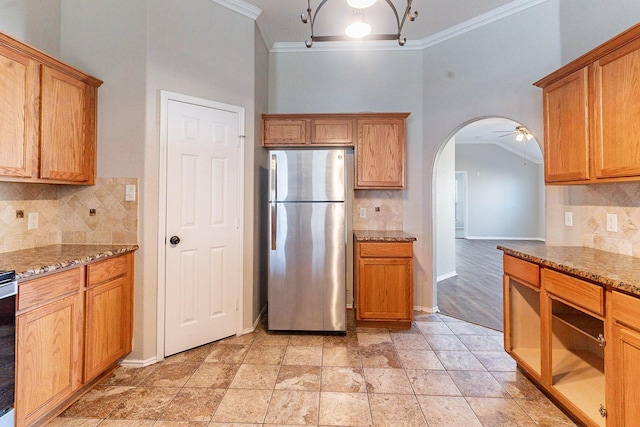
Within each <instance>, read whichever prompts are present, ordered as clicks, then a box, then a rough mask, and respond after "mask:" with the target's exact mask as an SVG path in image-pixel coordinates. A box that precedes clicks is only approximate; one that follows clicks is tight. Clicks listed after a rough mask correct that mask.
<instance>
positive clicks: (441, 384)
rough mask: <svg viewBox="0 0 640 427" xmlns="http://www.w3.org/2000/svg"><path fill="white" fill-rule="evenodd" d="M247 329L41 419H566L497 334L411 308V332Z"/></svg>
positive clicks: (270, 422)
mask: <svg viewBox="0 0 640 427" xmlns="http://www.w3.org/2000/svg"><path fill="white" fill-rule="evenodd" d="M348 313H349V327H348V332H347V335H346V336H320V335H297V334H295V335H293V334H292V335H289V334H286V335H285V334H280V333H269V332H267V328H266V324H265V323H266V321H265V322H263V324H261V325H259V327H258V328H257V330H256V331H255V332H254V333H251V334H247V335H243V336H239V337H232V338H227V339H224V340H221V341H218V342H215V343H212V344H208V345H205V346H203V347H199V348H196V349H193V350H190V351H187V352H184V353H180V354H178V355H175V356H171V357H168V358H167V359H165V360H164V361H163V362H160V363H157V364H155V365H152V366H148V367H145V368H140V369H133V368H123V367H120V368H118V369H117V370H116V371H115V372H114V373H113V374H112V375H111V376H109V377H108V378H106V379H105V380H104V381H103V382H102V383H101V384H99V385H98V386H97V387H96V388H95V389H93V390H92V391H90V392H89V393H87V394H86V395H85V396H84V397H82V398H81V399H80V400H79V401H78V402H76V403H75V404H74V405H72V406H71V407H70V408H69V409H67V410H66V411H65V412H63V413H62V414H61V415H60V416H59V417H58V418H56V419H54V420H53V421H52V422H51V423H50V426H98V425H99V426H101V427H107V426H128V427H129V426H131V427H137V426H154V427H162V426H210V427H215V426H260V425H264V426H279V425H321V426H431V427H441V426H455V427H472V426H536V425H538V426H554V427H557V426H573V425H575V424H574V423H573V422H571V420H570V419H568V418H567V417H566V416H565V415H564V414H563V413H562V412H561V411H560V410H559V409H558V408H557V407H556V406H555V405H554V404H553V403H552V402H550V401H549V400H548V399H547V398H546V397H545V396H544V395H543V394H542V393H541V392H540V391H539V390H538V389H537V388H536V387H535V386H534V385H533V384H532V383H531V382H530V381H529V380H528V379H527V378H526V377H525V376H524V375H522V373H520V372H518V371H517V370H516V365H515V362H514V361H513V359H511V357H510V356H509V355H507V354H506V353H505V352H504V351H503V349H502V339H503V337H502V333H500V332H496V331H494V330H491V329H487V328H484V327H481V326H477V325H474V324H471V323H467V322H463V321H460V320H457V319H453V318H451V317H447V316H444V315H441V314H425V313H420V312H416V316H415V322H414V324H413V326H412V328H411V329H410V330H406V331H393V330H388V329H372V328H356V326H355V320H354V318H353V312H352V311H349V312H348Z"/></svg>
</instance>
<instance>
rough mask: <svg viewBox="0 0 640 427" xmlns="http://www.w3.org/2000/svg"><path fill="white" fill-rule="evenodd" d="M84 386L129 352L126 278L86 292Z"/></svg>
mask: <svg viewBox="0 0 640 427" xmlns="http://www.w3.org/2000/svg"><path fill="white" fill-rule="evenodd" d="M85 298H86V313H85V318H86V322H85V382H86V381H90V380H91V379H92V378H94V377H95V376H96V375H98V374H100V373H101V372H103V371H104V370H105V369H106V368H108V367H109V366H111V365H112V364H113V363H115V362H116V361H117V360H118V359H120V358H121V357H123V356H124V355H126V354H127V353H128V352H129V351H131V334H130V332H129V331H131V324H130V321H129V319H130V314H131V288H130V281H129V280H128V278H127V276H122V277H119V278H117V279H115V280H111V281H109V282H106V283H103V284H101V285H98V286H95V287H92V288H89V289H87V291H86V294H85Z"/></svg>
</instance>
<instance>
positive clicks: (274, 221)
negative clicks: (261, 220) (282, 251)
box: [271, 202, 278, 251]
mask: <svg viewBox="0 0 640 427" xmlns="http://www.w3.org/2000/svg"><path fill="white" fill-rule="evenodd" d="M277 234H278V205H277V204H276V203H275V202H274V203H271V250H272V251H275V250H276V235H277Z"/></svg>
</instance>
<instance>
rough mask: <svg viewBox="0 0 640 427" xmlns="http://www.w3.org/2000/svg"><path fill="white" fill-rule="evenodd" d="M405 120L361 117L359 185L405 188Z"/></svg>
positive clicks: (357, 160) (359, 132)
mask: <svg viewBox="0 0 640 427" xmlns="http://www.w3.org/2000/svg"><path fill="white" fill-rule="evenodd" d="M404 122H405V121H404V119H366V120H365V119H362V120H358V139H357V141H356V188H404V186H405V175H406V171H405V155H406V153H405V150H406V148H405V129H404Z"/></svg>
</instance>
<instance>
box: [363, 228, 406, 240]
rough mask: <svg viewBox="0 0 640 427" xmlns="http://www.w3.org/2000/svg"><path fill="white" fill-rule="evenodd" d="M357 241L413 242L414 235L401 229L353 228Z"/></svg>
mask: <svg viewBox="0 0 640 427" xmlns="http://www.w3.org/2000/svg"><path fill="white" fill-rule="evenodd" d="M353 235H354V236H355V237H356V241H358V242H413V241H415V240H416V238H415V237H413V236H412V235H410V234H409V233H405V232H404V231H402V230H391V231H390V230H353Z"/></svg>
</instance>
